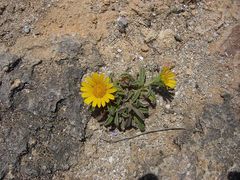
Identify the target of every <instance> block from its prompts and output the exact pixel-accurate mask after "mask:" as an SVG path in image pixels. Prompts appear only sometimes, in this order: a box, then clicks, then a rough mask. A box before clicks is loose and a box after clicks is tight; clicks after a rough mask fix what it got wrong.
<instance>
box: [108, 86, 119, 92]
mask: <svg viewBox="0 0 240 180" xmlns="http://www.w3.org/2000/svg"><path fill="white" fill-rule="evenodd" d="M116 91H117V89H116V88H114V87H113V88H111V89H108V90H107V93H114V92H116Z"/></svg>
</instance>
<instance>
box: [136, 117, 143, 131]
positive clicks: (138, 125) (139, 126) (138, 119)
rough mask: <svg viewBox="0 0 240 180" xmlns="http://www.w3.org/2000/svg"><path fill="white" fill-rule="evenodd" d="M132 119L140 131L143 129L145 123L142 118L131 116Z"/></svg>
mask: <svg viewBox="0 0 240 180" xmlns="http://www.w3.org/2000/svg"><path fill="white" fill-rule="evenodd" d="M133 121H134V123H135V124H136V126H137V128H138V129H140V131H145V124H144V122H143V120H142V119H140V118H138V117H136V116H133Z"/></svg>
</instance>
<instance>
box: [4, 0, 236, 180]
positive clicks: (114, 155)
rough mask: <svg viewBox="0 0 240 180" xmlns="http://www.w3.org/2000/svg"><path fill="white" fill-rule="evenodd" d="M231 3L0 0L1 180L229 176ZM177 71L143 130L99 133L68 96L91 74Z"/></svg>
mask: <svg viewBox="0 0 240 180" xmlns="http://www.w3.org/2000/svg"><path fill="white" fill-rule="evenodd" d="M239 9H240V2H239V1H238V0H215V1H211V0H175V1H172V0H132V1H128V0H81V1H80V0H55V1H54V0H32V1H31V2H30V1H27V0H18V1H17V3H16V1H15V0H1V1H0V128H1V131H0V147H1V148H0V179H31V180H32V179H44V180H47V179H54V180H61V179H66V180H68V179H69V180H73V179H76V180H77V179H144V178H145V179H149V178H152V179H154V178H155V179H164V180H165V179H179V180H180V179H206V180H209V179H240V177H239V176H240V156H239V154H240V118H239V117H240V43H239V42H240V21H239V20H240V19H239V18H240V13H239ZM163 65H173V66H174V71H175V73H176V74H177V82H178V85H177V88H176V90H175V95H174V99H173V100H171V101H168V100H166V99H163V98H162V97H158V101H157V107H156V108H155V109H152V110H151V114H150V116H149V118H148V119H147V120H146V132H148V131H152V130H156V129H161V128H171V127H183V128H186V129H187V130H185V131H167V132H158V133H152V134H146V135H142V136H139V137H137V138H133V139H130V140H123V141H120V142H116V143H114V142H108V141H106V140H113V141H116V140H119V139H121V138H125V137H131V136H134V135H138V134H140V133H141V132H139V131H138V130H135V129H131V130H128V131H126V132H119V131H117V130H114V131H109V130H108V129H107V128H105V127H103V126H100V124H99V123H98V122H97V121H96V119H94V118H93V117H91V116H90V115H89V113H88V112H87V108H86V106H84V104H83V101H82V99H81V98H80V95H79V86H80V82H81V79H82V77H83V76H84V75H85V74H89V73H91V72H94V71H101V72H104V73H106V74H110V73H112V72H114V73H115V74H120V73H122V72H124V71H126V70H127V69H128V70H130V72H131V73H133V74H135V73H136V72H137V71H138V69H139V67H141V66H143V67H145V69H146V70H147V71H148V73H149V75H151V74H152V73H154V72H156V71H158V70H159V68H161V67H162V66H163Z"/></svg>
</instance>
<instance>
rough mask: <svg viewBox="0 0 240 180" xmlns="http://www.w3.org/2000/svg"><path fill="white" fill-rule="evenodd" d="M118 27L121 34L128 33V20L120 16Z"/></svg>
mask: <svg viewBox="0 0 240 180" xmlns="http://www.w3.org/2000/svg"><path fill="white" fill-rule="evenodd" d="M117 25H118V30H119V32H121V33H126V28H127V26H128V21H127V18H126V17H124V16H120V17H119V18H118V19H117Z"/></svg>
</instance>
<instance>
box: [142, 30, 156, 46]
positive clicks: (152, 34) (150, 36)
mask: <svg viewBox="0 0 240 180" xmlns="http://www.w3.org/2000/svg"><path fill="white" fill-rule="evenodd" d="M142 34H143V35H144V37H145V38H144V41H145V42H146V43H150V42H152V41H154V40H156V39H157V36H158V34H157V32H156V31H154V30H152V29H143V30H142Z"/></svg>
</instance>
